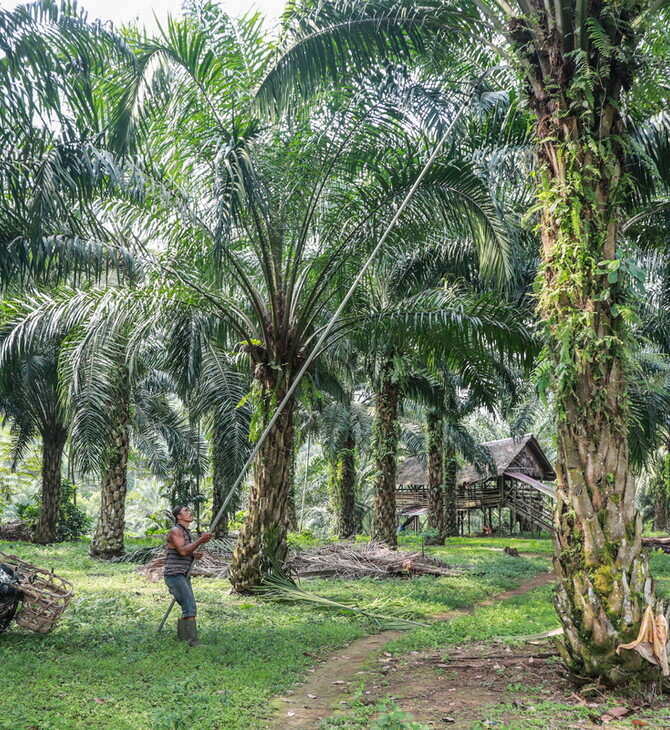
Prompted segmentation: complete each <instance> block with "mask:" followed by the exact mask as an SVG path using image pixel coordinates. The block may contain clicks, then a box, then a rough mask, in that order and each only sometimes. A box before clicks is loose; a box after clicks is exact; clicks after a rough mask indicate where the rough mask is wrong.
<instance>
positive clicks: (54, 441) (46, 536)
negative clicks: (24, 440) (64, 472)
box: [32, 424, 67, 545]
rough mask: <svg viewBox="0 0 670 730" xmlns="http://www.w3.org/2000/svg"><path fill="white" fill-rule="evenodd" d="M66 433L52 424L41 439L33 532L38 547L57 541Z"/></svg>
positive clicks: (61, 427) (33, 538)
mask: <svg viewBox="0 0 670 730" xmlns="http://www.w3.org/2000/svg"><path fill="white" fill-rule="evenodd" d="M66 439H67V432H66V430H65V428H64V427H63V426H61V425H60V424H54V425H53V426H52V427H51V428H50V429H49V430H48V431H47V433H45V435H44V437H43V439H42V493H41V508H40V516H39V519H38V520H37V524H36V525H35V529H34V531H33V535H32V540H33V542H36V543H39V544H40V545H46V544H48V543H52V542H56V540H57V539H58V513H59V511H60V502H61V465H62V462H63V451H64V449H65V442H66Z"/></svg>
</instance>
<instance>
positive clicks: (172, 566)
mask: <svg viewBox="0 0 670 730" xmlns="http://www.w3.org/2000/svg"><path fill="white" fill-rule="evenodd" d="M176 527H179V528H181V530H182V532H183V533H184V542H185V543H186V544H187V545H190V544H191V543H192V542H193V538H192V537H191V533H190V532H189V531H188V530H187V529H186V528H185V527H184V526H183V525H176ZM192 562H193V554H191V555H180V554H179V553H178V552H177V551H176V550H175V549H174V548H171V547H168V548H167V557H166V560H165V575H186V574H187V573H188V570H189V568H190V567H191V563H192Z"/></svg>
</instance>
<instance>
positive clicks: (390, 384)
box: [372, 358, 401, 547]
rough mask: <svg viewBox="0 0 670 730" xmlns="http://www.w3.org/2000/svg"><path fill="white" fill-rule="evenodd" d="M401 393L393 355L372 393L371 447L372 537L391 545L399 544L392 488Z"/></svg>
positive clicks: (398, 438) (384, 367) (394, 486)
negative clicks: (374, 472)
mask: <svg viewBox="0 0 670 730" xmlns="http://www.w3.org/2000/svg"><path fill="white" fill-rule="evenodd" d="M400 393H401V388H400V383H399V378H398V374H397V373H396V371H395V366H394V362H393V359H392V358H389V359H387V360H386V362H385V363H384V365H383V367H382V374H381V381H380V385H379V390H378V392H377V394H376V397H375V415H374V423H373V433H372V449H373V452H374V459H375V466H376V475H375V485H374V488H375V501H374V512H373V538H374V540H376V541H377V542H381V543H383V544H384V545H388V546H390V547H395V546H396V545H397V544H398V537H397V533H396V501H395V490H396V459H397V456H398V442H399V440H400V424H399V423H398V406H399V402H400Z"/></svg>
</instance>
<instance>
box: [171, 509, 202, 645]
mask: <svg viewBox="0 0 670 730" xmlns="http://www.w3.org/2000/svg"><path fill="white" fill-rule="evenodd" d="M172 516H173V517H174V519H175V526H174V527H173V528H172V529H171V530H170V532H168V537H167V559H166V561H165V583H166V584H167V587H168V590H169V591H170V593H171V594H172V595H173V596H174V599H175V601H177V603H178V604H179V605H180V606H181V618H180V619H179V621H178V622H177V637H178V638H179V640H180V641H188V643H189V646H197V645H198V629H197V626H196V622H195V615H196V607H195V596H194V595H193V589H192V588H191V579H190V577H189V575H188V572H189V569H190V568H191V564H192V563H193V561H194V560H197V559H198V558H200V557H202V553H198V552H196V551H197V549H198V548H199V547H200V545H202V544H203V543H206V542H209V541H210V540H211V539H212V533H211V532H203V534H202V535H201V536H200V537H199V538H198V539H197V540H193V538H192V537H191V533H190V531H189V529H188V526H189V525H190V524H191V522H193V515H192V514H191V510H190V509H189V508H188V507H184V506H182V505H179V506H177V507H175V508H174V509H173V510H172Z"/></svg>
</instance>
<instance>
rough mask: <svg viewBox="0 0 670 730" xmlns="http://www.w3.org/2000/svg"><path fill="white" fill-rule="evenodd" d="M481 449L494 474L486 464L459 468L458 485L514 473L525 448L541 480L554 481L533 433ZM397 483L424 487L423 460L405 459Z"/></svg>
mask: <svg viewBox="0 0 670 730" xmlns="http://www.w3.org/2000/svg"><path fill="white" fill-rule="evenodd" d="M482 446H483V447H484V448H486V450H487V451H488V452H489V454H490V455H491V461H492V462H493V464H494V465H495V471H492V470H491V469H490V468H487V465H486V464H479V465H471V466H466V467H464V468H463V469H461V470H460V472H459V474H458V485H459V486H465V485H468V484H476V483H477V482H483V481H486V480H487V479H490V478H491V477H497V476H500V475H501V474H502V473H503V472H505V471H508V470H511V471H514V468H515V467H514V465H513V462H514V461H515V459H516V458H517V457H518V456H519V454H520V453H521V452H522V451H523V450H524V449H527V450H528V451H529V453H530V455H531V456H532V457H534V460H535V461H536V462H537V464H538V465H539V469H540V471H541V472H542V478H543V479H546V480H549V481H551V480H553V479H555V478H556V474H555V473H554V470H553V468H552V466H551V464H550V463H549V460H548V459H547V457H546V456H545V455H544V452H543V451H542V449H541V448H540V445H539V444H538V442H537V440H536V439H535V437H534V436H533V434H532V433H527V434H526V435H525V436H521V437H520V438H516V439H514V438H511V439H501V440H500V441H488V442H487V443H484V444H482ZM477 466H479V469H477ZM396 483H397V484H414V485H424V484H427V483H428V473H427V469H426V464H425V463H424V461H423V460H421V459H418V458H416V457H414V456H411V457H409V458H408V459H405V461H404V462H403V464H402V465H401V467H400V468H399V469H398V476H397V478H396Z"/></svg>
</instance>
